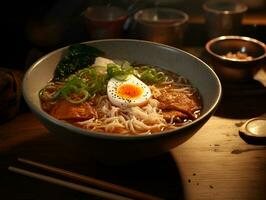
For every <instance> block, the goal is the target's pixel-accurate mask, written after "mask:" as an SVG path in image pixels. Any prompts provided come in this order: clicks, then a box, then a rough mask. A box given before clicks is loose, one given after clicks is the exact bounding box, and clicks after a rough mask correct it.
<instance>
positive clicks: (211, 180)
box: [0, 83, 266, 200]
mask: <svg viewBox="0 0 266 200" xmlns="http://www.w3.org/2000/svg"><path fill="white" fill-rule="evenodd" d="M250 84H251V85H252V86H250V87H249V86H247V87H246V88H245V87H243V85H241V89H242V90H243V91H245V89H247V88H248V91H251V90H252V87H253V83H250ZM239 87H240V86H239ZM254 87H255V86H254ZM235 88H237V86H234V88H233V89H234V90H235ZM233 89H232V90H231V92H227V91H229V89H228V88H225V93H224V95H223V98H222V101H221V103H220V105H219V107H218V110H217V111H216V113H215V115H214V116H212V117H211V118H210V120H209V121H208V122H207V123H206V124H205V125H204V126H203V127H202V128H201V129H200V130H199V131H198V132H197V133H196V134H195V135H194V136H193V137H192V138H191V139H189V140H188V141H187V142H185V143H184V144H182V145H180V146H178V147H176V148H174V149H172V150H171V152H169V153H166V154H164V155H161V156H158V157H155V158H151V159H148V160H144V161H139V162H136V163H132V164H130V165H123V166H107V165H105V164H102V163H99V162H98V161H97V160H94V159H92V158H90V157H89V156H87V155H86V154H84V153H81V152H80V151H79V149H72V148H71V147H69V146H68V145H66V144H64V143H63V142H62V141H60V140H58V139H57V138H56V137H54V135H53V134H51V133H49V132H48V131H47V129H46V128H44V126H42V124H41V123H40V122H39V121H38V120H37V119H36V118H35V117H34V115H33V114H32V113H31V112H30V111H28V110H26V111H24V112H21V113H20V114H19V115H18V116H17V117H16V118H14V119H13V120H11V121H9V122H6V123H5V124H2V125H0V160H1V164H0V199H11V200H46V199H65V200H82V199H100V198H98V197H94V196H91V195H87V194H83V193H80V192H76V191H72V190H69V189H65V188H63V187H60V186H55V185H52V184H48V183H44V182H41V181H38V180H34V179H31V178H28V177H24V176H21V175H17V174H14V173H12V172H9V171H8V170H7V167H8V166H10V165H14V166H20V167H23V168H26V169H34V168H33V167H29V166H27V165H25V164H24V165H23V164H21V163H18V161H17V158H18V157H23V158H28V159H32V160H35V161H40V162H43V163H47V164H50V165H54V166H56V167H60V168H64V169H67V170H71V171H75V172H78V173H81V174H85V175H89V176H92V177H95V178H99V179H102V180H106V181H109V182H113V183H116V184H120V185H123V186H127V187H130V188H134V189H137V190H139V191H143V192H146V193H150V194H153V195H156V196H159V197H162V198H164V199H169V200H171V199H186V200H194V199H202V200H205V199H215V200H227V199H229V200H231V199H234V200H238V199H239V200H265V199H266V194H265V191H266V190H265V189H266V146H265V145H251V144H247V143H246V142H245V141H243V140H242V139H241V138H240V137H239V133H238V130H239V127H240V126H241V125H242V124H243V123H244V122H245V121H246V120H247V119H249V118H252V117H256V116H259V115H261V114H263V113H266V92H265V90H264V91H263V90H259V91H260V92H258V93H256V92H254V90H256V89H257V88H255V89H254V90H252V91H253V92H251V93H249V92H242V93H241V92H240V93H237V92H236V93H235V92H234V91H233Z"/></svg>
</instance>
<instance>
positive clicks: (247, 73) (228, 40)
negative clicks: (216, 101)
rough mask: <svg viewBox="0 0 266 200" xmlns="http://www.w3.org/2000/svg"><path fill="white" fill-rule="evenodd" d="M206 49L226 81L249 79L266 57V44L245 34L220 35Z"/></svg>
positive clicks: (222, 78) (216, 68) (213, 64)
mask: <svg viewBox="0 0 266 200" xmlns="http://www.w3.org/2000/svg"><path fill="white" fill-rule="evenodd" d="M205 49H206V51H207V52H208V54H209V55H210V62H211V64H212V67H213V68H214V70H215V72H216V73H217V74H218V76H219V77H220V78H221V80H225V81H248V80H250V79H252V78H253V74H254V73H256V71H257V69H258V68H259V65H260V63H261V62H263V60H265V57H266V45H265V44H264V43H263V42H261V41H259V40H256V39H254V38H250V37H245V36H220V37H217V38H214V39H212V40H209V41H208V42H207V43H206V45H205Z"/></svg>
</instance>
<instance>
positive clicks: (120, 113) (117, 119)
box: [77, 95, 173, 134]
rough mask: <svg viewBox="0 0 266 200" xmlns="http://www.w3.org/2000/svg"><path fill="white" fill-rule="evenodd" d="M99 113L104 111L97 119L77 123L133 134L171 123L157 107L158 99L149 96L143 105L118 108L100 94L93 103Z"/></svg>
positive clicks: (88, 127)
mask: <svg viewBox="0 0 266 200" xmlns="http://www.w3.org/2000/svg"><path fill="white" fill-rule="evenodd" d="M95 108H96V110H97V111H98V112H99V113H104V114H103V116H102V117H100V118H99V119H94V118H92V119H89V120H86V121H81V122H77V124H78V125H80V126H82V127H84V128H86V129H91V127H93V130H94V131H104V132H109V133H112V132H115V130H118V129H119V133H120V134H128V130H129V131H130V132H131V133H133V134H138V133H144V132H145V134H150V133H151V132H155V131H161V130H162V129H163V130H164V129H167V128H168V127H170V126H171V125H173V124H171V125H169V123H167V122H166V121H165V119H164V118H163V116H162V114H161V110H160V109H159V108H158V101H157V100H156V99H153V98H151V99H150V100H149V102H148V104H147V105H146V106H144V107H139V106H135V107H131V108H118V107H115V106H112V105H111V103H110V102H109V100H108V98H107V96H106V95H105V96H101V97H99V98H98V101H97V102H96V105H95Z"/></svg>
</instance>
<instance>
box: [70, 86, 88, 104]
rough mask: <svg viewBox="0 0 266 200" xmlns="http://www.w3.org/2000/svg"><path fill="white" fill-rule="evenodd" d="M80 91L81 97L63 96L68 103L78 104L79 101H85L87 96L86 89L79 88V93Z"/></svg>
mask: <svg viewBox="0 0 266 200" xmlns="http://www.w3.org/2000/svg"><path fill="white" fill-rule="evenodd" d="M80 93H82V94H83V97H82V98H81V99H77V100H76V99H72V98H71V96H65V98H66V100H67V101H69V102H70V103H73V104H79V103H83V102H84V101H86V100H87V99H88V97H89V92H88V91H87V90H84V89H82V90H80V91H79V94H80Z"/></svg>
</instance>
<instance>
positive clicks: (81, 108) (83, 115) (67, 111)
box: [50, 100, 97, 122]
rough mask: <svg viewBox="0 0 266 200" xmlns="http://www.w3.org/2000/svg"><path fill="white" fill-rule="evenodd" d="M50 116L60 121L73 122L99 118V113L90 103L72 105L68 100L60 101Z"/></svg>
mask: <svg viewBox="0 0 266 200" xmlns="http://www.w3.org/2000/svg"><path fill="white" fill-rule="evenodd" d="M50 114H51V115H52V116H53V117H55V118H57V119H60V120H66V121H71V122H76V121H82V120H86V119H91V118H93V117H95V118H97V111H96V110H95V109H94V108H93V107H92V106H91V104H90V103H89V102H84V103H81V104H72V103H70V102H68V101H67V100H60V101H58V102H56V104H55V105H54V106H53V107H52V109H51V111H50Z"/></svg>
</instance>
